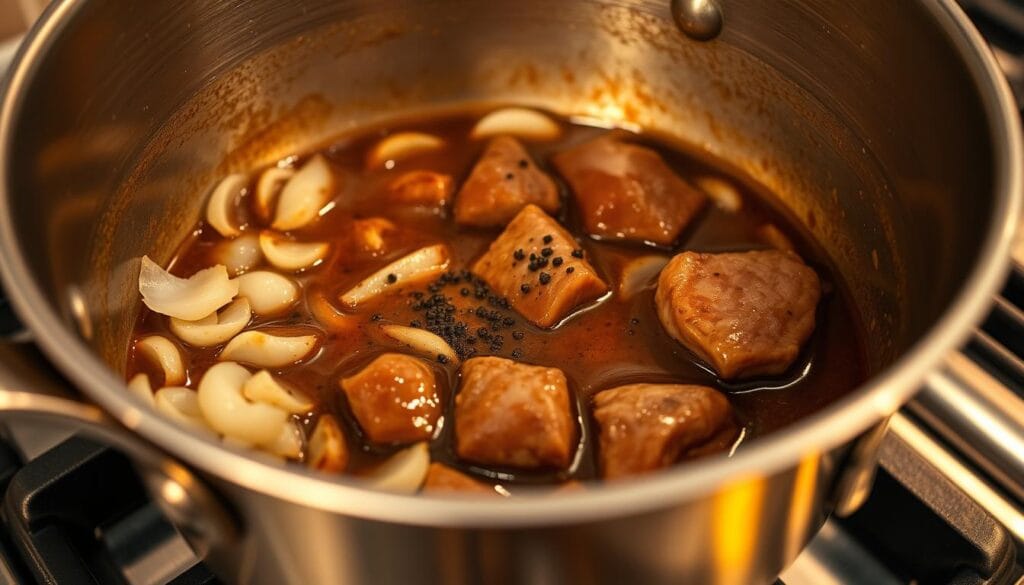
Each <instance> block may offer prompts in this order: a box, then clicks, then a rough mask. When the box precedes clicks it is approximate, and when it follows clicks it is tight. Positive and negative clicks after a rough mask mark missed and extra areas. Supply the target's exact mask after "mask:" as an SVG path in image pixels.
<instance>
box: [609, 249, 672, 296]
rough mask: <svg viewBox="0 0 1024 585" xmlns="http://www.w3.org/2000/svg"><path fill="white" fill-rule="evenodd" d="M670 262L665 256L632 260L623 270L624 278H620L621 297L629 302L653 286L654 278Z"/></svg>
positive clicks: (642, 257)
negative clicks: (637, 294) (649, 286)
mask: <svg viewBox="0 0 1024 585" xmlns="http://www.w3.org/2000/svg"><path fill="white" fill-rule="evenodd" d="M668 261H669V259H668V258H666V257H665V256H654V255H652V256H641V257H639V258H634V259H632V260H630V261H629V263H628V264H626V266H625V267H624V268H623V269H622V277H621V278H619V296H620V297H622V299H623V300H629V299H630V298H632V297H633V295H635V294H636V293H638V292H640V291H642V290H644V289H645V288H647V287H648V285H653V284H654V283H653V280H654V278H655V277H656V276H657V275H658V273H659V272H661V269H662V268H664V267H665V265H666V264H668Z"/></svg>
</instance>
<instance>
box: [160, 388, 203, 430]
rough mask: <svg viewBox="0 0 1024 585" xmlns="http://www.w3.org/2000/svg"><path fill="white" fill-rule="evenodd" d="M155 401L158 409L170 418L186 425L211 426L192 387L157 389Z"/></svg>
mask: <svg viewBox="0 0 1024 585" xmlns="http://www.w3.org/2000/svg"><path fill="white" fill-rule="evenodd" d="M153 402H154V404H155V406H156V409H157V411H159V412H162V413H163V414H165V415H166V416H168V417H169V418H171V419H173V420H175V421H177V422H179V423H183V424H186V425H190V426H194V427H199V428H203V429H205V428H209V427H208V426H207V424H206V420H205V419H204V418H203V413H202V412H200V410H199V400H198V399H197V398H196V393H195V391H194V390H192V389H191V388H185V387H182V386H168V387H166V388H161V389H159V390H157V391H156V396H154V397H153Z"/></svg>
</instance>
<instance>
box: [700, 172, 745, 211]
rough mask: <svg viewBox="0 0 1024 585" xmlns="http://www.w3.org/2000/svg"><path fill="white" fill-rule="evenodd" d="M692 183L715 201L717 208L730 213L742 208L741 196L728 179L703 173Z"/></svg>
mask: <svg viewBox="0 0 1024 585" xmlns="http://www.w3.org/2000/svg"><path fill="white" fill-rule="evenodd" d="M694 183H696V185H697V187H699V188H700V190H701V191H703V192H704V193H706V194H707V196H708V197H710V198H711V200H712V201H714V202H715V205H716V206H718V208H719V209H722V210H724V211H728V212H730V213H736V212H737V211H739V210H740V209H743V196H742V195H740V192H739V190H738V189H736V186H735V185H733V184H732V183H730V182H729V181H726V180H725V179H721V178H719V177H712V176H709V175H705V176H703V177H697V178H696V179H695V180H694Z"/></svg>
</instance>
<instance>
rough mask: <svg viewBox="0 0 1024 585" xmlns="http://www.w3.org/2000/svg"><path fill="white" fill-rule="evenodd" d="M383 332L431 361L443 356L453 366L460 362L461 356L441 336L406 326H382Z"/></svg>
mask: <svg viewBox="0 0 1024 585" xmlns="http://www.w3.org/2000/svg"><path fill="white" fill-rule="evenodd" d="M381 330H383V331H384V333H385V334H386V335H387V336H388V337H390V338H391V339H394V340H395V341H397V342H399V343H403V344H405V345H407V346H409V347H410V348H411V349H412V350H413V351H415V352H417V353H419V354H422V355H424V356H427V357H429V358H431V359H434V358H436V357H437V356H439V355H443V356H444V357H446V358H448V361H450V362H451V363H453V364H457V363H458V362H459V355H458V354H457V353H455V350H454V349H452V346H450V345H448V342H447V341H445V340H444V339H443V338H441V337H440V336H439V335H435V334H433V333H431V332H430V331H427V330H426V329H420V328H418V327H406V326H404V325H382V326H381Z"/></svg>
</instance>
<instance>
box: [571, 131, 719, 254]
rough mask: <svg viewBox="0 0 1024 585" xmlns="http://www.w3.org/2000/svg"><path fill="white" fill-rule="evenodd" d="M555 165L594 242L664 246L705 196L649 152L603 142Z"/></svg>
mask: <svg viewBox="0 0 1024 585" xmlns="http://www.w3.org/2000/svg"><path fill="white" fill-rule="evenodd" d="M554 163H555V168H556V169H558V172H559V173H561V175H562V176H563V177H565V180H566V181H568V182H569V186H570V187H572V191H573V194H574V195H575V196H576V201H577V202H578V203H579V206H580V210H581V211H582V213H583V222H584V224H585V226H586V228H587V231H588V232H589V233H591V234H593V235H595V236H600V237H603V238H612V239H623V240H633V241H647V242H654V243H655V244H661V245H668V244H671V243H672V242H674V241H675V240H676V238H678V237H679V234H680V233H681V232H682V231H683V228H685V227H686V225H687V224H688V223H690V221H691V220H693V218H694V217H695V216H696V215H697V213H698V212H700V210H701V209H702V208H703V207H704V203H705V199H706V198H705V196H704V195H703V194H702V193H701V192H699V191H697V190H696V189H694V188H693V187H691V186H690V185H689V184H688V183H687V182H686V181H684V180H683V179H681V178H680V177H679V176H678V175H676V174H675V173H674V172H672V169H670V168H669V166H668V165H667V164H665V161H663V160H662V159H661V156H660V155H658V153H657V152H655V151H653V150H651V149H650V148H645V147H643V146H638V145H636V144H629V143H626V142H621V141H619V140H615V139H614V138H611V137H609V136H602V137H600V138H597V139H594V140H591V141H589V142H585V143H583V144H581V145H579V146H576V147H574V148H572V149H569V150H567V151H565V152H562V153H559V154H558V155H556V156H555V157H554Z"/></svg>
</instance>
